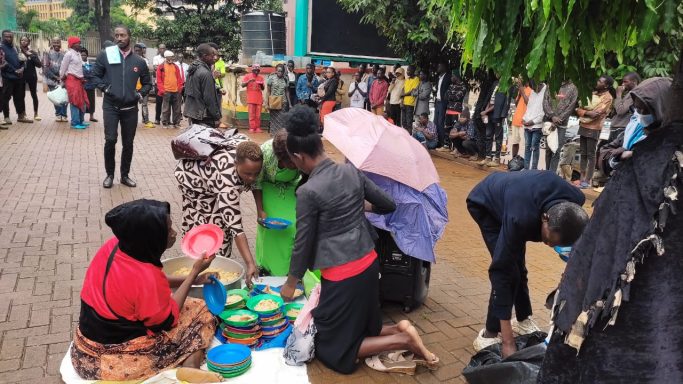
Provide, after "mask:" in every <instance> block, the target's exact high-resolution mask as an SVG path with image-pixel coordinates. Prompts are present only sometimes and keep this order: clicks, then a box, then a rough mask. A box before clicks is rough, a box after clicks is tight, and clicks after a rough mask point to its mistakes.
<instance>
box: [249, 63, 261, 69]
mask: <svg viewBox="0 0 683 384" xmlns="http://www.w3.org/2000/svg"><path fill="white" fill-rule="evenodd" d="M251 69H252V70H254V69H261V64H252V65H251Z"/></svg>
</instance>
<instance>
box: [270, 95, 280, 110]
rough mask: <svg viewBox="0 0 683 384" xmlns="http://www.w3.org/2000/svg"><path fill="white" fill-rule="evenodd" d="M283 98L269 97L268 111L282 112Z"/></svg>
mask: <svg viewBox="0 0 683 384" xmlns="http://www.w3.org/2000/svg"><path fill="white" fill-rule="evenodd" d="M282 98H283V97H282V96H268V109H272V110H277V111H279V110H281V109H282Z"/></svg>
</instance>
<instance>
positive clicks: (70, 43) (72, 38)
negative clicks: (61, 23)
mask: <svg viewBox="0 0 683 384" xmlns="http://www.w3.org/2000/svg"><path fill="white" fill-rule="evenodd" d="M66 41H67V44H68V46H69V48H71V46H73V45H74V44H80V42H81V38H80V37H78V36H69V38H68V39H67V40H66Z"/></svg>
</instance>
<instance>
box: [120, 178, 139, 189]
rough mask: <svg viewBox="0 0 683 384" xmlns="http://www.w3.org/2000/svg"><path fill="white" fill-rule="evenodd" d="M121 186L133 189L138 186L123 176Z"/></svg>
mask: <svg viewBox="0 0 683 384" xmlns="http://www.w3.org/2000/svg"><path fill="white" fill-rule="evenodd" d="M121 184H123V185H125V186H126V187H131V188H135V187H137V184H135V181H134V180H133V179H131V178H130V177H128V176H121Z"/></svg>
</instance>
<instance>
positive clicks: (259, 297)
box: [247, 294, 285, 315]
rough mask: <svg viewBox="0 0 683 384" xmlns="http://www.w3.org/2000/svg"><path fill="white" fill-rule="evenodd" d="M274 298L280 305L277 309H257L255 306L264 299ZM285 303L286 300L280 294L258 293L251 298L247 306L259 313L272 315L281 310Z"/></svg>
mask: <svg viewBox="0 0 683 384" xmlns="http://www.w3.org/2000/svg"><path fill="white" fill-rule="evenodd" d="M267 299H270V300H273V301H274V302H276V303H277V304H278V307H277V308H276V309H273V310H270V311H257V310H256V309H255V308H256V306H257V305H258V303H260V302H261V301H263V300H267ZM283 305H285V302H284V300H282V298H281V297H280V296H275V295H269V294H263V295H256V296H254V297H252V298H251V299H249V300H248V301H247V308H249V309H250V310H252V311H253V312H256V313H258V314H259V315H272V314H275V313H277V312H279V311H280V310H281V309H282V306H283Z"/></svg>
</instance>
